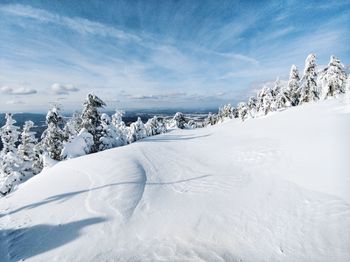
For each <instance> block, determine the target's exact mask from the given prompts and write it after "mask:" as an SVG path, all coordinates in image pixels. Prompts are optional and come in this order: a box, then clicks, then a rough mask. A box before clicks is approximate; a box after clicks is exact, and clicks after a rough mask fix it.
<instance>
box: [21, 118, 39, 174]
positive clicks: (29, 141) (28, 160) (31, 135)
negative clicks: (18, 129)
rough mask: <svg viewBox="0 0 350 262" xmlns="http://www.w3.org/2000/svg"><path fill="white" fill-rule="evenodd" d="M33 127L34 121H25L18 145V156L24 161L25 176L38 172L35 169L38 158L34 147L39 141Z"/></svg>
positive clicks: (23, 171) (22, 171) (23, 170)
mask: <svg viewBox="0 0 350 262" xmlns="http://www.w3.org/2000/svg"><path fill="white" fill-rule="evenodd" d="M33 127H34V122H32V121H25V123H24V125H23V130H22V133H21V144H20V145H19V146H18V157H19V158H20V159H21V161H22V163H23V164H22V170H21V173H22V174H23V175H24V176H25V177H30V176H32V175H35V174H37V172H38V170H37V169H36V168H34V169H33V164H34V161H35V158H36V155H35V151H34V147H35V145H36V144H37V142H38V140H37V139H36V138H35V132H32V131H31V129H32V128H33Z"/></svg>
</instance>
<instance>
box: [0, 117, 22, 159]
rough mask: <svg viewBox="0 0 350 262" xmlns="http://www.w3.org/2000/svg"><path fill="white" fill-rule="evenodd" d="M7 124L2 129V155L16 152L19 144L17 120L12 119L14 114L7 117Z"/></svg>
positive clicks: (0, 131) (0, 132)
mask: <svg viewBox="0 0 350 262" xmlns="http://www.w3.org/2000/svg"><path fill="white" fill-rule="evenodd" d="M5 119H6V123H5V125H4V126H3V127H1V129H0V134H1V142H2V150H1V153H2V155H5V154H7V153H8V152H15V151H16V143H17V142H18V136H19V131H18V129H19V127H18V126H15V125H14V124H15V123H16V120H14V119H13V118H12V114H10V113H7V114H6V115H5Z"/></svg>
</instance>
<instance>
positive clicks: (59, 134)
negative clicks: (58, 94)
mask: <svg viewBox="0 0 350 262" xmlns="http://www.w3.org/2000/svg"><path fill="white" fill-rule="evenodd" d="M46 124H47V129H46V130H45V131H44V132H43V134H42V136H41V141H40V144H41V149H42V151H43V153H47V154H48V156H49V157H50V158H51V159H54V160H61V152H62V148H63V141H64V139H65V136H64V133H63V131H62V129H61V126H62V125H63V118H62V116H61V115H60V108H59V107H58V105H54V106H53V107H52V108H51V109H50V110H49V111H48V113H47V115H46Z"/></svg>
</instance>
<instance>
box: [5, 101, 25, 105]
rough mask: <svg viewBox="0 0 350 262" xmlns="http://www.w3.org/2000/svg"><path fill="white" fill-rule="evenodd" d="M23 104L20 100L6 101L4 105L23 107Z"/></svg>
mask: <svg viewBox="0 0 350 262" xmlns="http://www.w3.org/2000/svg"><path fill="white" fill-rule="evenodd" d="M23 104H25V103H24V102H23V101H22V100H8V101H6V105H23Z"/></svg>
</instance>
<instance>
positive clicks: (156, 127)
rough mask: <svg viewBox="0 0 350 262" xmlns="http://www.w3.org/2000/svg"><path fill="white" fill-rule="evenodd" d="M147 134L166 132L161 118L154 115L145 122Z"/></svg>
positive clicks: (153, 134)
mask: <svg viewBox="0 0 350 262" xmlns="http://www.w3.org/2000/svg"><path fill="white" fill-rule="evenodd" d="M145 128H146V133H147V136H155V135H159V134H162V133H166V126H165V124H164V121H163V119H162V118H160V117H157V116H154V117H152V118H150V119H148V121H147V123H146V124H145Z"/></svg>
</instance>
